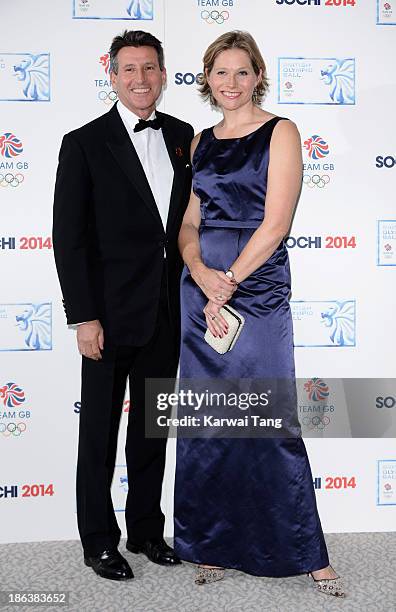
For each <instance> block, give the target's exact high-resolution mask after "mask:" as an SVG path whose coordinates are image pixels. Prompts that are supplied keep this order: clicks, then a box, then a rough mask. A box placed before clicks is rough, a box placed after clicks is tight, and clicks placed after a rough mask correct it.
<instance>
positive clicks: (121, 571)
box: [84, 549, 133, 580]
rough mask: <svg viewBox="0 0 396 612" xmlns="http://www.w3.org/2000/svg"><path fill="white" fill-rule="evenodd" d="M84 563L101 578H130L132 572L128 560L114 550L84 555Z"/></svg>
mask: <svg viewBox="0 0 396 612" xmlns="http://www.w3.org/2000/svg"><path fill="white" fill-rule="evenodd" d="M84 563H85V565H88V567H92V569H93V571H94V572H96V573H97V574H98V576H101V577H102V578H109V579H110V580H130V579H131V578H133V572H132V570H131V568H130V567H129V565H128V561H127V560H126V559H124V557H123V556H122V555H121V554H120V553H119V552H118V550H117V549H115V550H104V551H103V552H102V553H100V555H96V556H94V557H88V556H85V555H84Z"/></svg>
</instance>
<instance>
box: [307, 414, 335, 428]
mask: <svg viewBox="0 0 396 612" xmlns="http://www.w3.org/2000/svg"><path fill="white" fill-rule="evenodd" d="M302 422H303V425H306V427H308V429H324V428H325V427H326V426H327V425H328V424H329V423H330V418H329V417H328V416H324V415H322V416H319V415H315V416H313V417H312V418H311V417H308V416H305V417H303V420H302Z"/></svg>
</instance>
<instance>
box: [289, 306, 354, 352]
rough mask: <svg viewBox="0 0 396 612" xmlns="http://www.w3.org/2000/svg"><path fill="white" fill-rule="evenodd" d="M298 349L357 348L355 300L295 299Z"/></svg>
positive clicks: (294, 315) (294, 308) (294, 313)
mask: <svg viewBox="0 0 396 612" xmlns="http://www.w3.org/2000/svg"><path fill="white" fill-rule="evenodd" d="M290 306H291V310H292V316H293V326H294V346H305V347H316V346H323V347H334V346H337V347H349V346H356V301H355V300H328V301H324V300H291V302H290Z"/></svg>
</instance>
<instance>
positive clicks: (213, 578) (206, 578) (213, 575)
mask: <svg viewBox="0 0 396 612" xmlns="http://www.w3.org/2000/svg"><path fill="white" fill-rule="evenodd" d="M224 573H225V570H224V569H223V568H222V567H202V565H198V568H197V573H196V575H195V581H194V582H195V584H209V583H210V582H217V581H218V580H222V578H224Z"/></svg>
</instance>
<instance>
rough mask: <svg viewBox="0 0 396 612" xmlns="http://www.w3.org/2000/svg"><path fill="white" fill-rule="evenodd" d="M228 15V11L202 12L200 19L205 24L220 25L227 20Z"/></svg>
mask: <svg viewBox="0 0 396 612" xmlns="http://www.w3.org/2000/svg"><path fill="white" fill-rule="evenodd" d="M229 16H230V13H229V12H228V11H221V13H220V11H202V13H201V19H203V20H204V21H206V23H210V24H212V23H218V24H220V25H221V24H222V23H224V22H225V21H227V19H228V18H229Z"/></svg>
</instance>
